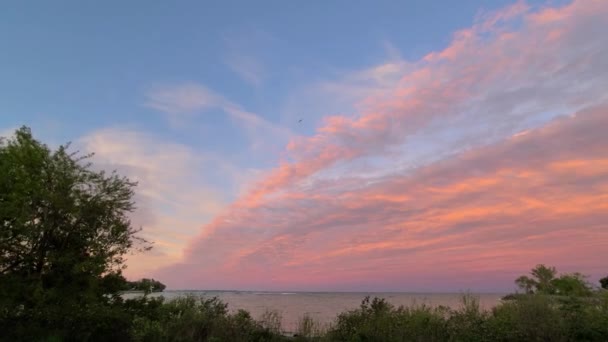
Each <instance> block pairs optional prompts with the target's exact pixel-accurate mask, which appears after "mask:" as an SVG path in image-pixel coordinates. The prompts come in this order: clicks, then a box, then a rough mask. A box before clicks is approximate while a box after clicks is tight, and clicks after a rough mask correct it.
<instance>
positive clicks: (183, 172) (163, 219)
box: [76, 128, 247, 277]
mask: <svg viewBox="0 0 608 342" xmlns="http://www.w3.org/2000/svg"><path fill="white" fill-rule="evenodd" d="M76 143H77V144H78V145H79V147H81V149H82V150H83V151H87V152H95V157H94V160H93V161H94V165H95V166H96V167H98V168H101V169H105V170H117V171H119V173H120V174H122V175H126V176H128V177H129V178H130V179H131V180H133V181H137V182H138V183H139V184H138V186H137V189H136V199H135V200H136V203H137V206H138V209H137V211H136V212H135V213H134V215H133V216H132V218H131V219H132V221H133V224H134V225H135V226H138V227H139V226H141V227H142V228H143V234H144V237H146V238H148V239H149V240H151V241H154V242H155V247H154V249H153V252H152V253H151V254H148V253H146V254H145V255H134V256H131V257H130V258H129V261H128V264H129V268H128V270H127V274H128V275H129V276H132V277H137V276H143V275H146V274H147V273H149V272H150V271H151V270H152V269H154V268H157V267H159V266H162V265H166V264H169V263H172V262H175V261H176V260H178V259H179V258H180V257H181V253H182V250H183V248H184V246H185V245H186V244H187V242H188V241H189V240H191V239H192V238H193V237H194V236H196V235H197V234H199V233H200V229H201V225H203V224H204V223H206V222H209V221H210V220H211V219H212V218H213V217H214V216H215V215H218V214H219V213H220V212H221V210H222V209H223V208H224V206H225V205H226V203H228V202H229V201H230V200H232V199H233V196H235V195H237V193H236V192H237V191H238V189H239V188H241V187H242V186H243V184H241V183H242V182H246V181H247V179H245V172H244V171H241V170H239V171H237V168H236V167H235V166H234V165H232V164H231V163H230V162H228V161H227V160H224V159H222V158H220V157H218V156H214V155H211V154H204V153H201V152H200V151H193V150H192V149H191V148H190V147H187V146H185V145H181V144H176V143H171V142H168V141H165V140H163V139H162V138H160V137H158V136H154V135H150V134H147V133H143V132H141V131H138V130H134V129H128V128H108V129H102V130H98V131H94V132H91V133H90V134H87V135H86V136H84V137H82V138H81V139H79V140H78V141H77V142H76ZM218 180H222V181H223V183H224V184H223V186H222V185H218V184H217V183H219V182H218Z"/></svg>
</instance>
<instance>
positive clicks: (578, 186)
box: [157, 1, 608, 290]
mask: <svg viewBox="0 0 608 342" xmlns="http://www.w3.org/2000/svg"><path fill="white" fill-rule="evenodd" d="M607 14H608V4H606V3H605V2H603V1H574V2H572V3H570V4H568V5H566V6H563V7H559V8H552V7H546V8H540V9H532V8H530V7H529V6H527V5H526V4H525V3H523V2H518V3H516V4H515V5H513V6H510V7H507V8H505V9H503V10H501V11H497V12H493V13H486V14H483V15H481V16H479V17H478V18H477V20H476V22H475V24H474V25H473V26H472V27H471V28H468V29H464V30H461V31H459V32H457V33H455V35H454V38H453V40H452V42H451V44H450V45H449V46H447V47H446V48H445V49H443V50H442V51H437V52H433V53H429V54H428V55H427V56H425V57H424V58H423V59H421V60H420V61H416V62H411V63H410V62H408V63H404V64H401V65H400V67H395V68H386V69H382V68H380V69H372V70H375V72H376V73H379V74H380V75H381V77H382V79H383V80H389V82H388V83H386V82H378V83H379V84H381V85H382V86H381V87H380V88H378V89H379V90H378V91H371V92H362V93H361V95H360V96H362V98H361V100H360V101H358V105H357V106H358V108H359V114H357V115H353V116H331V117H326V118H325V120H324V123H323V124H322V125H321V126H320V127H319V128H318V130H317V133H316V134H315V135H314V136H311V137H300V138H297V139H293V140H292V141H291V142H290V144H289V145H288V146H287V154H288V155H289V157H290V158H291V160H293V161H292V162H287V161H284V162H282V163H281V164H280V165H279V166H278V167H277V168H276V169H274V170H272V171H270V172H269V173H268V174H267V176H266V177H265V178H264V179H263V180H261V181H260V182H259V183H257V184H256V185H255V186H254V187H253V189H252V190H251V191H250V192H249V193H247V194H246V195H245V196H242V197H241V198H240V199H238V200H237V201H236V202H235V203H233V205H232V206H231V207H230V208H229V210H228V211H227V212H225V213H224V214H222V215H219V216H217V217H215V218H214V219H213V221H212V222H210V223H209V224H208V225H206V226H205V227H204V229H203V233H202V234H201V235H200V236H199V237H198V238H197V239H195V240H194V241H193V242H192V243H191V244H190V246H189V247H188V249H187V250H186V251H185V254H184V258H183V259H182V260H181V261H180V262H178V263H176V264H174V265H172V266H170V267H167V268H164V269H162V270H159V271H158V273H157V275H158V276H160V277H163V279H164V280H166V281H167V282H168V283H169V284H170V285H171V286H172V287H178V288H179V287H182V288H183V287H189V288H192V287H199V288H250V289H251V288H266V289H296V288H299V289H308V290H312V289H351V290H356V289H383V290H454V287H459V286H462V287H463V288H466V287H476V289H478V290H481V289H499V288H501V289H504V284H505V283H507V284H508V283H510V281H511V280H512V278H513V277H514V276H515V275H516V274H518V273H521V272H523V271H525V270H526V269H528V268H529V267H530V266H531V265H533V264H535V263H538V262H550V263H553V264H556V265H558V266H562V267H563V268H565V269H566V270H568V269H572V268H574V267H575V266H576V267H577V268H579V269H582V270H583V271H585V272H589V273H594V272H598V271H599V269H600V267H602V265H601V263H600V262H599V260H604V259H605V258H606V257H607V256H608V255H606V252H605V251H606V250H608V249H607V248H606V247H608V233H607V232H608V229H607V228H608V227H606V224H605V222H608V221H607V219H608V217H606V213H607V212H608V210H606V209H608V207H606V203H608V154H607V152H606V148H605V147H606V146H608V140H607V139H608V138H607V136H606V134H605V132H603V131H602V127H606V126H608V121H607V120H608V106H607V95H606V93H605V89H606V88H607V86H608V62H607V61H608V38H607V37H606V36H605V35H603V34H602V33H601V32H602V29H601V28H602V27H603V25H604V23H603V20H604V18H605V17H606V15H607ZM365 78H367V79H369V75H367V76H365ZM366 94H367V95H366ZM437 156H440V158H437ZM421 160H422V162H421ZM369 170H372V171H374V170H376V171H378V170H380V171H381V172H376V173H373V172H372V174H373V176H370V173H369V172H364V171H369ZM387 170H388V171H387ZM493 273H496V274H495V275H492V276H491V277H486V276H487V274H493ZM429 284H433V285H432V286H431V287H429ZM441 284H446V285H441Z"/></svg>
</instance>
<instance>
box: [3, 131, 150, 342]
mask: <svg viewBox="0 0 608 342" xmlns="http://www.w3.org/2000/svg"><path fill="white" fill-rule="evenodd" d="M68 149H69V144H68V145H66V146H60V147H59V148H58V149H56V150H55V151H52V150H51V149H49V148H48V147H47V146H46V145H44V144H42V143H40V142H39V141H37V140H36V139H34V138H33V136H32V133H31V131H30V129H29V128H27V127H22V128H21V129H19V130H17V131H16V132H15V135H14V137H13V138H10V139H0V227H1V229H0V322H1V324H0V330H1V331H7V330H6V329H7V327H5V326H2V325H10V326H11V331H13V332H15V331H19V324H21V323H23V324H25V325H24V328H23V329H24V331H26V332H27V333H31V334H35V333H36V332H35V329H34V327H35V326H36V324H37V323H39V324H40V329H41V331H46V333H49V334H55V335H57V336H63V335H67V336H72V337H74V338H76V336H81V337H82V339H87V338H86V336H88V335H86V334H88V332H86V330H87V329H88V328H86V327H81V326H79V323H81V322H83V321H86V319H87V317H89V318H90V322H95V321H97V319H96V318H95V317H94V316H95V315H96V314H101V313H102V312H103V314H104V315H105V314H108V315H109V311H108V310H111V304H112V303H111V300H112V298H114V299H116V296H112V295H113V294H116V293H117V290H118V289H120V288H122V287H121V286H123V285H121V280H120V277H121V276H119V275H120V271H121V270H122V269H123V268H124V258H123V256H124V255H125V254H126V253H127V252H129V251H131V250H134V249H148V248H149V245H148V244H147V242H146V241H144V240H143V239H141V238H139V237H138V236H137V233H138V231H139V230H138V229H135V228H133V227H132V226H131V222H130V220H129V218H128V214H129V213H130V212H132V211H133V210H134V208H135V207H134V203H133V202H132V198H133V194H134V193H133V188H134V187H135V186H136V184H135V183H133V182H131V181H129V180H128V179H127V178H124V177H120V176H118V175H117V174H116V173H114V172H113V173H110V174H107V173H105V172H96V171H93V170H92V169H91V164H90V163H89V162H87V160H88V158H89V157H90V156H91V155H84V156H79V155H78V152H74V153H72V152H69V151H68ZM112 278H113V279H112ZM123 284H124V283H123ZM99 324H101V323H99ZM110 328H111V327H110ZM114 328H115V327H114ZM79 329H80V330H79ZM54 330H56V332H52V331H54ZM79 334H80V335H79ZM82 334H85V335H86V336H85V335H82ZM47 337H48V336H47ZM38 338H40V337H35V338H34V337H32V339H38Z"/></svg>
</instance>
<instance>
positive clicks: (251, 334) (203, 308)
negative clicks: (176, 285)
mask: <svg viewBox="0 0 608 342" xmlns="http://www.w3.org/2000/svg"><path fill="white" fill-rule="evenodd" d="M146 301H147V300H146V299H139V302H138V303H135V305H134V306H137V307H138V309H136V310H135V312H138V314H137V315H136V317H135V318H134V320H133V331H132V338H133V340H134V341H235V342H239V341H281V340H284V338H283V337H282V336H281V335H280V334H279V333H278V332H277V331H273V330H271V328H267V327H264V326H263V324H262V323H260V322H256V321H255V320H253V319H252V318H251V316H250V315H249V313H248V312H246V311H243V310H239V311H238V312H236V313H234V314H231V313H229V312H228V309H227V305H226V304H224V303H222V302H221V301H220V300H218V299H217V298H210V299H206V298H200V297H194V296H188V297H183V298H178V299H175V300H172V301H168V302H164V300H163V299H152V302H151V303H152V305H151V306H147V304H146ZM159 303H160V305H159ZM138 310H139V311H138ZM276 328H277V329H280V324H279V326H278V327H276Z"/></svg>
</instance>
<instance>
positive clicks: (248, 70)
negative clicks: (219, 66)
mask: <svg viewBox="0 0 608 342" xmlns="http://www.w3.org/2000/svg"><path fill="white" fill-rule="evenodd" d="M226 65H228V67H230V69H231V70H232V71H234V72H235V73H236V74H237V75H239V76H240V77H241V78H242V79H243V80H245V82H247V83H249V84H251V85H253V86H261V85H262V83H263V82H264V79H265V78H266V69H265V68H264V65H263V64H262V63H261V62H260V61H259V60H257V59H256V58H255V57H252V56H245V55H240V54H237V53H234V52H233V53H230V54H228V56H227V57H226Z"/></svg>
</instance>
